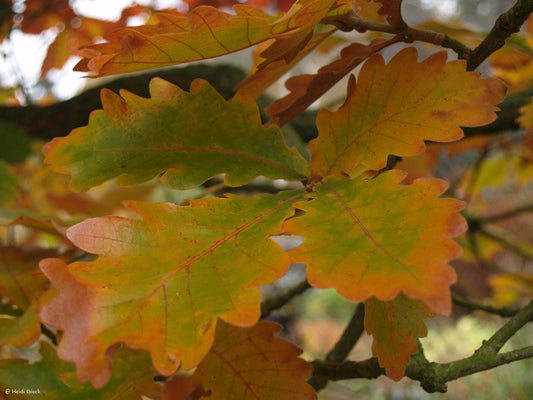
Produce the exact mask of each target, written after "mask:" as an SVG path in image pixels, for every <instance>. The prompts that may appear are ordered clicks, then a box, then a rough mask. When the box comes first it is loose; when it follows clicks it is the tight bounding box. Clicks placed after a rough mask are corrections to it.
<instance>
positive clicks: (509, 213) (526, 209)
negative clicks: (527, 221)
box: [478, 204, 533, 223]
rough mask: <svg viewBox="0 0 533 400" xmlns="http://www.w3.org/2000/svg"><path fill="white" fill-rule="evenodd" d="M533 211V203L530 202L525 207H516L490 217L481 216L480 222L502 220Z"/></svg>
mask: <svg viewBox="0 0 533 400" xmlns="http://www.w3.org/2000/svg"><path fill="white" fill-rule="evenodd" d="M528 212H533V204H528V205H525V206H523V207H518V208H515V209H514V210H510V211H506V212H503V213H500V214H494V215H489V216H488V217H483V218H479V219H478V221H479V222H480V223H490V222H496V221H501V220H502V219H508V218H513V217H516V216H517V215H520V214H524V213H528Z"/></svg>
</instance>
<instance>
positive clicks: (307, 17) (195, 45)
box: [76, 0, 335, 76]
mask: <svg viewBox="0 0 533 400" xmlns="http://www.w3.org/2000/svg"><path fill="white" fill-rule="evenodd" d="M334 2H335V0H301V1H300V2H297V3H295V4H294V5H293V7H292V8H291V9H290V10H289V11H288V12H287V13H286V14H280V15H281V16H272V15H269V14H267V13H265V12H263V11H261V10H260V9H258V8H255V7H250V6H244V5H236V6H234V7H233V11H234V12H235V15H232V14H228V13H225V12H222V11H220V10H218V9H216V8H213V7H208V6H200V7H197V8H195V9H193V10H192V11H191V12H190V13H189V14H188V15H187V16H182V15H176V14H169V13H167V14H161V13H160V14H158V18H159V20H160V21H161V22H160V24H159V25H155V26H154V25H144V26H141V27H135V28H132V27H127V28H124V29H119V30H117V31H115V32H113V33H112V34H110V35H109V36H108V38H107V39H108V40H109V42H108V43H102V44H96V45H93V46H89V47H87V48H85V50H84V54H83V55H84V56H85V58H84V59H82V60H81V61H80V63H79V64H78V66H77V67H76V69H77V70H79V71H87V72H89V71H90V72H92V73H93V76H105V75H111V74H116V73H124V72H132V71H142V70H146V69H150V68H155V67H163V66H168V65H176V64H181V63H185V62H190V61H197V60H203V59H208V58H213V57H219V56H221V55H224V54H229V53H232V52H235V51H239V50H242V49H244V48H247V47H251V46H254V45H256V44H258V43H261V42H264V41H266V40H269V39H276V41H275V42H274V43H273V44H272V45H271V46H270V47H269V48H268V49H267V50H265V53H264V57H265V58H268V59H269V60H268V62H274V61H276V60H280V59H284V60H285V61H287V62H289V61H290V60H291V59H292V58H294V56H295V55H296V53H297V52H298V51H299V50H301V49H302V48H303V47H304V46H305V44H306V43H307V41H308V40H309V38H310V37H311V35H312V31H313V29H314V27H315V25H316V24H317V23H318V22H319V21H320V20H321V19H322V18H323V17H324V16H325V15H326V13H327V12H328V10H329V8H330V7H331V6H332V5H333V3H334ZM265 65H266V64H265Z"/></svg>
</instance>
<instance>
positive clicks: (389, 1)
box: [374, 0, 405, 28]
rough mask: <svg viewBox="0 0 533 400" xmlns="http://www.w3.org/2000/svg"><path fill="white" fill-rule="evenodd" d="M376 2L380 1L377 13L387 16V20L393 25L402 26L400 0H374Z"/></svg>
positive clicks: (403, 24) (403, 23)
mask: <svg viewBox="0 0 533 400" xmlns="http://www.w3.org/2000/svg"><path fill="white" fill-rule="evenodd" d="M374 1H375V2H376V3H381V7H380V9H379V11H378V14H379V15H384V16H386V17H387V22H388V23H389V24H390V25H391V26H394V27H397V28H398V27H400V28H401V27H403V26H405V22H404V20H403V18H402V10H401V8H402V0H374Z"/></svg>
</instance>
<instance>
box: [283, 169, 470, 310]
mask: <svg viewBox="0 0 533 400" xmlns="http://www.w3.org/2000/svg"><path fill="white" fill-rule="evenodd" d="M404 177H405V173H404V172H403V171H399V170H392V171H388V172H385V173H383V174H381V175H379V176H378V177H376V178H374V179H370V180H366V179H365V176H360V177H358V178H357V179H342V178H338V177H330V178H327V179H325V180H324V181H323V184H317V185H315V187H314V189H315V192H314V193H310V194H308V195H307V196H306V197H307V198H308V199H309V201H307V202H298V203H296V204H295V207H297V208H298V209H301V210H303V211H305V215H303V216H301V217H298V218H292V219H290V220H288V221H287V222H286V223H285V225H284V227H285V229H286V231H287V232H288V233H291V234H294V235H301V236H303V237H304V241H303V243H302V245H300V246H299V247H297V248H295V249H292V250H290V251H289V254H290V256H291V260H292V261H293V262H303V263H305V264H307V276H308V280H309V283H310V284H311V285H313V286H315V287H318V288H331V287H333V288H335V289H336V290H337V291H338V292H339V294H341V295H342V296H343V297H345V298H347V299H349V300H352V301H357V302H359V301H365V300H367V299H368V298H370V297H372V296H375V297H376V298H377V299H379V300H381V301H389V300H392V299H394V298H395V297H396V296H397V295H398V293H399V292H400V291H402V292H404V293H405V294H407V295H408V296H409V297H412V298H415V299H419V300H421V301H423V302H424V303H426V304H427V305H429V306H430V307H431V308H432V309H433V310H435V311H436V312H438V313H441V314H449V313H450V310H451V299H450V290H449V286H450V285H451V284H452V283H453V282H454V281H455V272H454V270H453V269H452V268H451V267H450V266H449V265H448V263H447V262H448V261H449V260H451V259H453V258H456V257H457V256H458V255H459V254H460V247H459V246H458V245H457V244H456V243H455V242H454V241H452V240H450V238H451V237H453V236H456V235H458V234H460V233H462V232H463V231H464V230H465V228H466V224H465V222H464V220H463V218H462V217H461V215H460V214H459V213H458V211H459V210H460V209H461V208H462V207H463V204H462V202H460V201H457V200H453V199H439V198H437V196H439V195H440V194H442V193H443V192H444V191H445V190H446V187H447V184H446V183H445V182H444V181H441V180H436V179H418V180H416V181H415V182H414V183H413V184H412V185H399V182H400V181H401V180H402V179H403V178H404Z"/></svg>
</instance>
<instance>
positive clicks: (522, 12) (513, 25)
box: [460, 0, 533, 71]
mask: <svg viewBox="0 0 533 400" xmlns="http://www.w3.org/2000/svg"><path fill="white" fill-rule="evenodd" d="M532 12H533V1H531V0H517V2H516V3H515V5H514V6H513V7H511V9H509V10H508V11H507V12H505V13H503V14H502V15H500V16H499V17H498V19H497V20H496V22H495V24H494V26H493V27H492V29H491V31H490V32H489V34H488V35H487V36H486V37H485V39H484V40H483V41H482V42H481V43H480V44H479V46H477V47H476V48H475V49H474V50H472V51H471V52H470V54H467V57H465V56H462V57H460V58H466V60H467V63H466V65H467V70H468V71H473V70H474V69H476V68H477V67H478V66H479V65H480V64H481V63H482V62H483V61H484V60H486V59H487V57H489V56H490V55H491V54H492V53H494V52H495V51H496V50H498V49H500V48H501V47H503V45H504V44H505V40H506V39H507V38H508V37H509V36H511V35H512V34H513V33H516V32H518V31H519V30H520V27H521V26H522V24H523V23H524V22H525V21H526V19H527V18H528V17H529V15H530V14H531V13H532Z"/></svg>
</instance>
